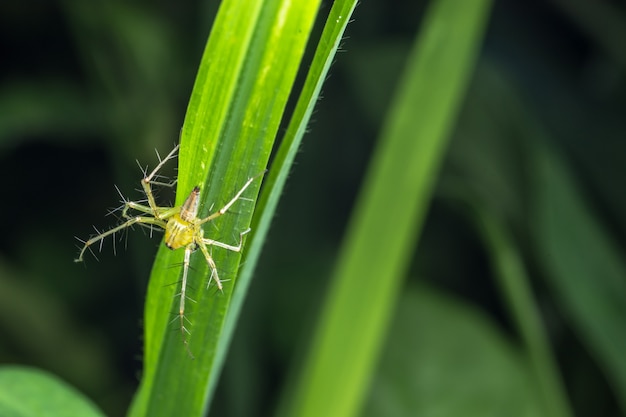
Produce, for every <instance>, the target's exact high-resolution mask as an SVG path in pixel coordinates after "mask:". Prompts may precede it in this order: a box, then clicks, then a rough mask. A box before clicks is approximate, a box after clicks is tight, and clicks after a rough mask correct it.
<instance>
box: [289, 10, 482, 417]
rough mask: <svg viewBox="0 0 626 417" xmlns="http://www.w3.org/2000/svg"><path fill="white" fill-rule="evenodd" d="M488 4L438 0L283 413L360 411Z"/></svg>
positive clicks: (411, 61) (403, 83) (347, 413)
mask: <svg viewBox="0 0 626 417" xmlns="http://www.w3.org/2000/svg"><path fill="white" fill-rule="evenodd" d="M489 6H490V2H489V1H481V2H471V3H464V4H463V6H462V7H459V3H458V2H454V1H439V2H437V3H435V4H434V6H433V8H432V9H431V13H430V14H429V18H428V24H427V25H426V29H425V31H424V35H423V37H422V38H421V40H420V42H419V43H418V44H417V48H416V49H415V50H414V51H413V53H412V55H411V57H410V59H409V64H408V68H407V71H406V73H405V77H404V78H403V80H402V81H401V83H400V87H399V90H398V91H399V94H398V96H397V97H396V102H395V106H393V108H392V111H391V114H390V118H389V120H388V122H389V123H388V124H387V126H386V128H385V129H384V131H383V133H382V135H381V140H380V147H379V149H378V150H377V153H376V155H375V158H374V161H373V164H372V168H371V171H370V172H369V175H368V177H367V178H366V180H365V185H364V191H363V193H362V195H361V196H360V198H359V199H358V202H357V204H356V207H357V210H356V214H355V215H354V217H353V218H352V221H351V224H350V227H349V230H348V233H347V237H346V241H345V244H344V247H343V249H342V251H341V254H340V261H339V264H338V265H337V267H336V270H335V274H334V279H333V284H332V288H331V289H330V293H329V296H328V299H327V301H326V306H325V309H324V311H323V312H322V317H321V319H320V322H319V327H318V328H317V332H316V334H315V336H314V340H313V343H312V346H311V351H310V356H309V358H308V360H307V361H306V362H305V364H304V370H303V372H302V374H301V379H300V380H299V381H298V384H297V385H296V388H295V391H294V392H293V393H292V392H288V393H287V394H286V400H285V401H286V403H284V404H283V408H282V409H281V410H280V413H282V414H281V415H288V416H320V415H341V416H351V415H355V414H356V413H357V412H358V410H359V408H360V405H361V403H362V401H363V398H364V396H365V394H366V390H367V387H368V382H369V378H370V376H371V373H372V371H373V369H374V365H375V361H376V357H377V354H378V351H379V349H380V347H381V345H382V340H383V338H384V334H385V327H386V325H387V323H388V320H389V317H390V315H391V312H392V309H393V303H394V300H395V297H396V294H397V292H398V290H399V285H400V282H401V281H400V278H401V277H402V275H403V271H404V270H405V268H406V265H407V263H408V254H409V253H410V250H411V248H412V246H413V244H414V243H415V241H416V233H417V231H418V229H419V227H420V225H421V222H422V220H423V215H424V212H425V209H426V205H427V202H428V201H429V199H430V193H431V187H432V183H433V182H434V178H435V176H436V173H437V170H438V167H439V164H440V161H441V158H442V155H443V151H444V150H445V147H446V143H447V136H448V133H449V131H450V129H451V127H452V125H453V123H454V118H455V115H456V111H457V109H458V107H459V104H460V101H461V99H462V97H463V93H464V91H465V86H466V83H467V80H468V78H469V74H471V70H472V68H473V62H474V59H475V56H476V54H477V49H478V45H479V44H480V39H481V37H482V33H483V30H484V27H485V21H486V16H487V12H488V10H489ZM292 396H293V397H292Z"/></svg>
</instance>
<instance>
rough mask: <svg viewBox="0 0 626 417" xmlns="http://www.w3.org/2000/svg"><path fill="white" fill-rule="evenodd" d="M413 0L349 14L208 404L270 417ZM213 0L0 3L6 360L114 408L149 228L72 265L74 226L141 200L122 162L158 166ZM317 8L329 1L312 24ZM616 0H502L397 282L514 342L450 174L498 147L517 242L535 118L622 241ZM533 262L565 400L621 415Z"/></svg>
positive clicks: (389, 83)
mask: <svg viewBox="0 0 626 417" xmlns="http://www.w3.org/2000/svg"><path fill="white" fill-rule="evenodd" d="M426 4H427V2H424V1H400V0H396V1H365V2H363V3H362V4H360V5H359V7H358V8H357V10H356V13H355V15H354V22H353V23H352V24H351V25H350V26H349V27H348V31H347V36H346V39H345V40H344V42H343V47H342V51H341V52H340V53H339V54H338V55H337V58H336V62H335V64H334V66H333V68H332V69H331V74H330V77H329V78H328V80H327V82H326V84H325V87H324V91H323V98H322V99H321V100H320V102H319V103H318V105H317V108H316V111H315V113H314V115H313V120H312V123H311V124H310V127H309V133H308V134H307V135H306V136H305V138H304V142H303V146H302V149H301V152H300V154H299V155H298V157H297V160H296V165H295V166H294V168H293V173H292V175H291V178H290V180H289V182H288V184H287V187H286V191H285V194H284V196H283V199H282V201H281V203H280V206H279V208H278V212H277V215H276V218H275V221H274V225H273V229H272V231H271V233H270V235H269V238H268V240H267V243H266V247H265V250H264V254H263V256H262V258H261V261H260V265H259V267H258V271H257V274H256V276H255V278H254V281H253V285H252V287H251V290H250V293H249V298H248V304H247V306H246V309H245V311H244V314H243V316H242V318H241V324H240V327H239V330H238V334H237V335H236V338H235V341H234V344H233V347H232V352H231V355H230V357H229V359H228V363H227V365H226V369H225V372H224V378H223V380H222V385H221V386H220V388H219V390H218V395H217V397H216V401H215V409H216V411H218V412H219V411H220V410H221V412H222V413H223V414H222V415H267V414H268V413H270V411H271V410H272V407H274V406H275V402H276V398H277V395H278V393H279V389H280V386H281V383H282V382H283V381H284V378H285V375H286V373H287V370H288V367H289V365H290V363H291V361H292V359H293V358H294V356H296V355H297V353H295V352H300V351H301V348H302V345H303V343H306V337H305V335H306V334H307V333H308V332H309V331H310V326H311V324H312V322H313V319H314V317H315V314H316V312H317V309H318V308H319V304H320V300H321V297H322V294H323V291H324V290H325V285H326V283H327V280H328V275H329V272H330V271H331V269H332V266H333V263H334V261H335V255H336V253H337V249H338V246H339V243H340V241H341V237H342V235H343V232H344V227H345V225H346V222H347V219H348V218H349V215H350V212H351V209H352V204H353V200H354V198H355V196H356V194H357V191H358V187H359V184H360V182H361V178H362V176H363V173H364V170H365V169H366V166H367V162H368V160H369V157H370V153H371V150H372V148H373V146H374V143H375V140H376V138H377V135H378V132H379V129H380V126H381V123H382V121H383V119H384V117H385V115H386V111H387V108H388V104H389V102H390V100H391V98H392V94H393V91H394V85H395V82H396V80H397V79H398V77H399V74H400V72H401V70H402V67H403V63H404V60H405V58H406V55H407V52H408V50H409V48H410V46H411V44H412V42H413V40H414V37H415V34H416V33H417V32H418V30H419V27H420V21H421V17H422V15H423V12H424V10H425V7H426ZM217 7H218V3H217V2H215V1H210V2H200V1H188V2H171V1H143V0H133V1H121V0H113V1H107V2H103V1H102V2H85V1H80V0H65V1H57V2H55V1H41V0H40V1H36V0H29V1H11V0H7V1H3V2H1V3H0V62H1V67H0V178H1V180H2V194H1V195H2V204H1V205H0V210H1V218H2V220H3V227H2V230H3V232H2V238H1V239H0V363H17V364H25V365H32V366H35V367H40V368H43V369H46V370H49V371H51V372H53V373H55V374H57V375H59V376H60V377H62V378H63V379H65V380H67V381H68V382H70V383H71V384H73V385H74V386H76V387H77V388H78V389H79V390H80V391H82V392H83V393H85V394H86V395H87V396H89V397H90V398H91V399H93V400H94V401H95V402H96V403H97V404H98V405H99V406H100V407H101V408H102V409H103V410H105V412H106V413H107V414H108V415H112V416H114V415H123V414H124V412H125V410H126V408H127V406H128V404H129V402H130V400H131V398H132V395H133V392H134V390H135V389H136V387H137V383H138V379H139V377H140V374H141V354H142V353H141V342H142V341H141V333H142V325H141V320H142V309H143V301H144V296H145V289H146V284H147V279H148V276H149V273H150V268H151V264H152V260H153V257H154V254H155V251H156V247H157V245H158V244H159V238H152V239H150V238H149V236H145V234H144V233H142V232H141V231H139V230H136V231H135V233H131V234H130V235H129V236H128V238H127V239H125V240H123V241H121V242H117V244H116V253H117V256H116V255H114V253H113V248H112V244H111V242H110V241H108V242H105V243H104V247H103V250H102V252H101V253H97V256H98V259H99V261H97V260H96V259H94V257H93V256H90V255H88V256H87V259H86V262H85V264H74V263H73V262H72V260H73V259H74V257H75V256H76V254H77V250H78V249H77V245H78V243H79V242H78V241H77V240H76V238H75V237H76V236H78V237H80V238H86V237H87V236H89V235H90V234H91V233H93V232H94V231H93V229H92V225H95V226H96V227H98V228H99V229H100V230H101V229H104V228H107V227H108V226H110V225H112V224H114V223H115V222H116V221H117V220H116V218H115V216H108V217H105V215H106V213H107V211H108V210H109V209H111V208H114V207H117V206H118V203H119V196H118V194H117V192H116V190H115V188H114V185H117V186H118V187H119V189H120V190H121V191H122V193H124V195H126V196H127V197H130V198H136V197H138V196H139V193H138V192H137V191H136V189H137V188H138V187H139V182H138V181H139V179H140V178H141V171H140V169H139V168H138V166H137V164H136V162H135V160H138V161H140V163H141V164H142V165H143V166H145V165H147V164H149V165H150V166H154V163H155V161H156V156H155V154H154V149H158V150H159V152H160V153H161V154H165V153H167V152H168V151H169V150H170V149H171V148H172V146H173V144H174V143H176V142H177V140H178V134H179V130H180V128H181V126H182V122H183V118H184V113H185V110H186V103H187V101H188V98H189V95H190V92H191V88H192V86H193V82H194V77H195V72H196V70H197V66H198V63H199V61H200V57H201V54H202V51H203V48H204V44H205V42H206V39H207V36H208V34H209V31H210V28H211V23H212V20H213V18H214V15H215V13H216V10H217ZM329 7H330V4H328V3H326V4H324V5H323V8H322V10H321V12H320V19H319V20H320V21H319V22H318V23H319V24H318V29H319V28H321V24H322V23H323V20H322V18H323V17H324V16H325V14H326V13H327V12H328V10H329ZM625 16H626V4H625V3H624V2H623V1H608V0H603V1H579V0H577V1H567V0H558V1H557V0H555V1H549V2H544V1H537V0H535V1H526V2H517V1H495V2H494V9H493V12H492V15H491V20H490V23H489V27H488V31H487V35H486V40H485V43H484V47H483V50H482V53H481V57H480V59H479V62H478V65H477V70H476V74H475V76H474V78H473V80H472V83H471V87H470V90H469V93H468V98H467V100H466V103H465V106H464V109H463V112H462V115H461V121H460V122H459V125H458V128H457V129H456V131H455V134H454V138H453V140H452V143H451V149H450V152H449V155H450V156H449V158H448V160H447V161H446V163H445V166H444V171H443V173H442V175H441V183H440V188H439V189H438V192H437V193H436V195H435V199H434V201H433V204H432V207H431V210H430V212H429V215H428V219H427V223H426V225H425V228H424V231H423V234H422V237H421V238H420V243H419V247H418V248H417V250H416V252H415V262H414V265H413V267H412V269H411V274H410V277H412V278H410V279H409V280H417V279H419V280H420V281H427V282H429V283H430V284H431V285H433V286H434V287H436V288H440V289H442V290H445V291H446V292H449V293H452V294H455V295H457V296H459V297H461V298H462V299H464V300H466V301H467V302H468V303H471V304H473V305H475V306H477V307H478V308H479V309H481V310H483V311H485V312H487V313H488V314H489V315H490V316H491V317H492V318H493V320H494V321H495V322H496V323H497V325H498V326H500V328H501V330H502V331H503V333H504V334H508V335H510V337H511V338H512V339H515V336H514V334H515V331H514V329H513V326H512V325H511V322H510V320H509V319H508V318H507V314H506V312H505V310H506V309H505V308H504V306H503V303H504V302H503V301H502V299H501V296H500V295H499V293H498V290H497V289H496V286H495V285H494V282H493V279H492V278H491V272H490V270H489V266H488V262H487V260H486V255H485V249H484V245H483V244H482V243H481V242H480V238H479V236H478V235H477V232H476V231H475V229H474V228H473V227H472V225H471V224H470V222H469V221H468V219H467V217H466V216H465V215H464V214H463V213H461V211H462V210H459V207H457V206H455V204H454V202H453V200H451V199H447V198H446V193H445V192H443V191H442V190H443V189H447V188H446V187H447V186H449V185H450V184H452V186H453V187H454V186H457V187H460V186H463V185H462V184H461V185H459V184H460V183H459V182H458V177H459V176H463V175H464V174H463V173H464V172H466V171H465V170H466V169H468V168H467V167H468V166H469V167H471V168H469V169H470V170H472V172H480V170H481V167H486V166H489V167H491V165H490V162H493V160H497V161H498V162H499V163H500V164H501V166H502V167H503V169H504V170H505V171H507V175H509V176H508V177H507V178H509V179H512V181H511V182H510V183H507V182H505V184H508V185H511V184H514V186H511V187H508V186H507V187H501V188H498V187H497V186H496V187H494V188H492V189H490V191H489V198H490V200H491V201H493V202H495V204H496V205H498V204H501V205H502V207H503V210H504V211H507V210H509V209H510V212H511V213H513V214H512V215H511V216H510V220H511V224H512V228H513V230H516V231H519V235H518V236H517V238H516V240H518V241H519V242H520V245H521V246H522V247H524V245H528V243H527V242H526V241H525V239H524V222H525V220H526V219H525V218H524V204H525V202H524V196H525V194H524V189H525V188H524V187H526V186H527V184H525V183H524V181H525V180H524V178H525V177H524V174H525V171H526V170H527V169H528V167H527V166H526V165H524V153H523V152H520V151H519V149H520V148H521V147H522V145H523V142H524V141H525V139H524V138H525V135H524V134H523V131H524V130H525V129H537V126H540V129H541V131H542V132H544V133H545V135H544V139H545V140H546V141H547V142H548V143H549V146H551V147H553V149H556V150H557V152H559V154H560V155H561V156H562V157H563V158H564V160H566V161H567V163H568V166H569V167H570V168H571V169H572V171H573V172H574V175H575V178H576V181H577V183H578V185H579V186H580V187H581V189H582V190H584V195H585V196H586V201H587V203H588V204H589V206H590V208H591V209H592V210H593V213H594V214H595V216H597V220H598V221H599V222H600V224H601V226H602V227H603V230H604V231H605V232H606V233H607V235H608V237H609V238H610V239H611V241H612V242H614V243H615V244H616V245H617V247H618V248H619V249H620V250H623V248H624V243H625V241H626V222H625V220H626V218H625V217H624V215H623V213H625V212H626V193H624V185H625V184H626V170H625V169H624V155H626V153H625V151H626V141H624V137H625V133H626V83H625V82H624V81H625V77H624V74H625V69H626V47H625V46H624V45H626V25H625V22H626V19H625ZM315 36H318V35H317V34H316V35H315ZM308 59H310V56H309V58H308ZM512 96H514V97H512ZM520 109H521V110H520ZM525 124H530V125H532V126H531V127H529V126H526V125H525ZM505 136H506V138H504V137H505ZM481 158H483V159H481ZM490 158H491V159H492V160H491V161H488V160H489V159H490ZM482 174H483V175H484V178H487V179H493V177H498V176H500V175H501V174H499V173H492V172H489V171H488V170H486V171H485V172H483V173H482ZM477 178H480V175H477ZM455 181H457V182H455ZM487 184H488V182H487ZM444 185H446V187H444ZM487 186H488V185H487ZM516 186H519V188H515V187H516ZM381 221H384V219H381ZM373 251H374V253H375V248H373ZM622 253H623V251H622ZM373 261H375V257H374V259H373ZM536 269H539V267H538V266H535V265H533V263H532V262H530V264H529V270H530V272H531V276H532V277H533V284H534V285H535V291H536V293H537V294H538V295H537V297H538V299H539V300H540V302H541V304H542V306H543V307H544V309H545V314H546V316H547V318H548V321H549V325H550V332H551V337H552V339H553V342H554V346H555V352H556V353H557V355H558V360H559V365H560V366H561V368H562V372H563V375H564V378H565V380H566V384H567V389H568V392H569V393H570V395H571V396H572V398H573V400H572V401H573V404H574V407H575V409H576V412H577V414H578V415H581V416H582V415H594V416H596V415H618V414H619V412H618V410H619V408H618V406H617V404H616V399H615V397H614V394H613V393H612V392H611V390H610V389H609V385H608V383H607V382H606V377H605V375H604V374H603V373H602V372H601V371H600V370H599V368H598V364H597V363H596V362H595V361H594V359H593V358H592V355H590V354H589V352H588V351H587V350H586V348H585V347H584V346H583V345H584V344H583V343H581V341H580V340H579V339H578V338H577V336H576V335H575V334H574V332H573V331H572V329H571V327H570V326H569V325H568V324H567V323H566V321H565V320H564V319H563V317H562V312H559V310H558V307H557V306H555V305H554V303H553V302H552V300H551V296H550V293H549V291H547V290H546V288H545V287H544V285H543V284H542V282H541V279H540V277H541V271H537V270H536ZM296 271H298V272H297V275H296ZM418 277H419V278H418ZM232 387H237V392H236V393H235V392H234V391H233V390H232V389H231V388H232ZM583 394H584V395H583ZM251 410H254V411H251Z"/></svg>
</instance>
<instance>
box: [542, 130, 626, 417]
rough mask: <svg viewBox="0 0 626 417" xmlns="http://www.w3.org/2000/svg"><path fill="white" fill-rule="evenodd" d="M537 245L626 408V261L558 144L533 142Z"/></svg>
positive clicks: (556, 289) (576, 325)
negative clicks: (562, 154)
mask: <svg viewBox="0 0 626 417" xmlns="http://www.w3.org/2000/svg"><path fill="white" fill-rule="evenodd" d="M533 145H534V148H533V154H532V157H533V159H532V162H533V168H534V169H533V171H532V172H533V176H532V192H533V197H534V198H533V200H532V201H533V202H534V204H533V206H532V212H531V216H532V219H533V221H532V226H533V228H532V232H533V238H534V247H535V251H536V252H537V255H538V256H539V258H540V260H541V262H542V264H543V266H544V268H545V270H546V279H548V281H549V283H550V285H551V286H552V288H553V292H554V295H555V297H556V299H557V301H558V302H560V303H561V305H562V308H563V310H564V311H565V313H566V314H567V316H568V318H569V320H571V323H572V326H574V328H575V329H576V331H577V333H578V335H579V337H580V340H581V342H582V343H584V344H585V345H586V346H587V348H588V349H589V350H590V352H591V353H592V355H593V357H594V359H595V360H596V361H597V362H598V364H599V365H600V366H601V367H602V369H603V371H604V373H605V374H606V376H607V378H608V379H609V381H610V383H611V385H612V388H613V390H614V391H615V397H616V398H617V399H618V401H619V403H620V405H621V407H622V410H623V411H624V412H625V413H626V355H624V352H626V331H624V329H625V327H624V323H626V280H625V277H626V265H624V262H623V256H620V254H619V250H618V248H617V246H616V245H615V243H613V242H612V240H611V238H610V235H609V234H608V233H607V232H605V231H604V230H603V227H602V225H601V224H599V222H598V220H597V219H596V218H594V215H593V212H592V210H591V209H590V208H589V203H588V202H587V201H585V197H584V195H583V193H582V192H581V191H580V189H579V186H578V185H577V183H576V180H575V179H574V177H573V176H572V174H571V173H570V172H569V169H568V168H567V166H566V165H565V163H564V162H563V160H562V159H561V158H560V157H559V155H558V154H557V153H556V151H555V150H553V149H551V148H550V147H548V146H547V145H545V144H541V143H539V142H534V143H533Z"/></svg>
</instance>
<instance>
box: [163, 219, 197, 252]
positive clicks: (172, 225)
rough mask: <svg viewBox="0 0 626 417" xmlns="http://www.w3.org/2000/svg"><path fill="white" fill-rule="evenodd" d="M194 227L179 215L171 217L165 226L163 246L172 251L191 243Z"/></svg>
mask: <svg viewBox="0 0 626 417" xmlns="http://www.w3.org/2000/svg"><path fill="white" fill-rule="evenodd" d="M195 229H196V228H195V227H194V225H193V224H192V223H190V222H187V221H185V220H183V219H182V218H181V217H180V215H178V214H176V215H174V216H172V217H171V218H170V219H169V221H168V222H167V226H165V246H167V247H168V248H170V249H172V250H174V249H178V248H182V247H184V246H187V245H189V244H190V243H193V241H194V234H195Z"/></svg>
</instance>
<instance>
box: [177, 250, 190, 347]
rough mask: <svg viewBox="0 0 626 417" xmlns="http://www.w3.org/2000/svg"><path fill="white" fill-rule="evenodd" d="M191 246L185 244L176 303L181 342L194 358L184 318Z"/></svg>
mask: <svg viewBox="0 0 626 417" xmlns="http://www.w3.org/2000/svg"><path fill="white" fill-rule="evenodd" d="M193 247H194V244H193V243H191V244H189V245H187V247H186V248H185V258H184V260H183V281H182V283H181V285H180V294H179V296H180V301H179V305H178V317H179V319H180V332H181V335H182V337H183V344H184V345H185V349H186V350H187V353H188V354H189V356H191V359H194V356H193V353H191V350H190V349H189V343H188V342H187V335H191V332H190V331H189V329H188V328H187V327H185V320H187V319H186V318H185V301H186V300H187V295H186V293H187V274H188V271H189V260H190V258H191V252H193ZM187 321H189V320H187ZM190 325H191V323H190Z"/></svg>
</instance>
